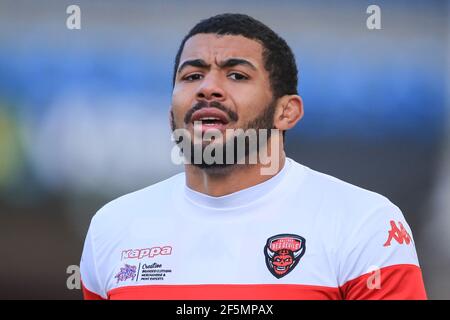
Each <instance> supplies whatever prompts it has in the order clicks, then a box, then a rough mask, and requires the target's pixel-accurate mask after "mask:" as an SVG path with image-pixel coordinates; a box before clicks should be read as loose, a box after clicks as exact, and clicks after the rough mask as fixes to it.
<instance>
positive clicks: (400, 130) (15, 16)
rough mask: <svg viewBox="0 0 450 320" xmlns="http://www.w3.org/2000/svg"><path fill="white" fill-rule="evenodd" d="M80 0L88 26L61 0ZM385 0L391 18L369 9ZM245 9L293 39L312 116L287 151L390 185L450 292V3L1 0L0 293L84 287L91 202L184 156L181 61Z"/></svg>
mask: <svg viewBox="0 0 450 320" xmlns="http://www.w3.org/2000/svg"><path fill="white" fill-rule="evenodd" d="M72 4H76V5H78V6H80V8H81V29H80V30H69V29H68V28H67V27H66V19H67V18H68V16H69V15H68V14H67V13H66V8H67V7H68V6H69V5H72ZM371 4H377V5H379V6H380V8H381V25H382V29H381V30H369V29H368V28H367V27H366V19H367V18H368V16H369V14H367V13H366V9H367V7H368V6H369V5H371ZM224 12H239V13H247V14H249V15H251V16H253V17H255V18H257V19H259V20H261V21H263V22H264V23H266V24H267V25H269V26H270V27H271V28H273V29H274V30H275V31H276V32H278V33H279V34H280V35H281V36H282V37H284V38H285V39H286V40H287V42H288V43H289V45H290V46H291V47H292V49H293V50H294V53H295V55H296V59H297V63H298V66H299V78H300V82H299V92H300V95H301V96H302V97H303V99H304V103H305V117H304V119H303V120H302V121H301V123H300V124H299V125H298V126H297V127H296V128H295V129H294V130H292V131H291V132H289V133H288V135H287V139H288V140H287V152H288V156H290V157H292V158H294V159H295V160H297V161H299V162H301V163H303V164H305V165H307V166H309V167H311V168H313V169H316V170H319V171H322V172H325V173H328V174H331V175H334V176H336V177H338V178H340V179H343V180H346V181H348V182H351V183H354V184H357V185H359V186H362V187H364V188H367V189H370V190H373V191H376V192H378V193H381V194H384V195H385V196H387V197H388V198H390V199H391V200H392V201H393V202H394V203H396V204H397V205H398V206H399V207H400V208H401V209H402V210H403V212H404V214H405V217H406V219H407V220H408V222H409V223H410V225H411V227H412V229H413V232H414V238H415V242H416V247H417V250H418V254H419V259H420V262H421V265H422V268H423V271H424V278H425V283H426V287H427V291H428V294H429V297H430V298H433V299H450V247H449V245H450V232H449V231H448V230H449V228H450V199H449V198H450V111H449V110H450V58H449V56H450V3H449V2H447V1H440V0H434V1H425V0H423V1H363V0H359V1H356V0H355V1H352V0H350V1H339V2H338V1H336V2H330V1H261V0H259V1H256V0H252V1H246V2H243V1H237V0H232V1H227V2H226V3H225V2H224V1H216V2H215V1H195V2H186V1H24V0H20V1H13V0H0V244H1V247H0V254H1V259H0V298H6V299H9V298H25V299H27V298H31V299H33V298H43V299H47V298H49V299H52V298H53V299H78V298H80V297H81V293H80V291H79V290H69V289H68V288H67V286H66V279H67V277H68V276H69V275H68V274H67V273H66V268H67V267H68V266H69V265H77V264H79V258H80V255H81V250H82V245H83V241H84V236H85V234H86V231H87V226H88V224H89V220H90V218H91V217H92V215H93V214H94V213H95V212H96V210H98V209H99V208H100V207H101V206H102V205H103V204H104V203H106V202H108V201H110V200H112V199H114V198H115V197H117V196H119V195H122V194H124V193H128V192H131V191H134V190H136V189H139V188H142V187H144V186H147V185H150V184H152V183H155V182H157V181H159V180H161V179H164V178H167V177H169V176H171V175H172V174H174V173H177V172H179V171H181V170H182V169H183V168H182V167H180V166H175V165H173V164H172V163H171V160H170V151H171V148H172V142H171V138H170V129H169V122H168V119H167V116H168V108H169V105H170V98H171V76H172V68H173V60H174V56H175V53H176V51H177V49H178V46H179V43H180V41H181V39H182V38H183V36H184V35H185V34H186V33H187V32H188V30H189V29H190V28H191V27H192V26H193V25H194V24H195V23H197V22H198V21H199V20H201V19H203V18H207V17H209V16H211V15H214V14H218V13H224Z"/></svg>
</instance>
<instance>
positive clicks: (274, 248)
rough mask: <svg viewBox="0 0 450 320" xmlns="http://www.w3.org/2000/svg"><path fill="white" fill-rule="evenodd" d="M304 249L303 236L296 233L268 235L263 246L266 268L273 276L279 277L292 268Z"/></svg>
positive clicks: (303, 252) (304, 241)
mask: <svg viewBox="0 0 450 320" xmlns="http://www.w3.org/2000/svg"><path fill="white" fill-rule="evenodd" d="M305 250H306V240H305V238H303V237H300V236H298V235H296V234H279V235H276V236H273V237H270V238H269V239H267V243H266V245H265V246H264V255H265V257H266V265H267V268H268V269H269V271H270V273H272V275H273V276H274V277H276V278H277V279H280V278H282V277H284V276H285V275H287V274H288V273H289V272H291V271H292V270H294V268H295V267H296V266H297V264H298V263H299V261H300V258H301V257H302V256H303V255H304V254H305Z"/></svg>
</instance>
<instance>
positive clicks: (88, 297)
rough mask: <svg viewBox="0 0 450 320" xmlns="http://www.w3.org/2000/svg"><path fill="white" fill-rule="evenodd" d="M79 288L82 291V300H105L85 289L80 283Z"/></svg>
mask: <svg viewBox="0 0 450 320" xmlns="http://www.w3.org/2000/svg"><path fill="white" fill-rule="evenodd" d="M81 288H82V290H83V298H84V300H105V299H104V298H102V297H101V296H100V295H98V294H96V293H94V292H92V291H89V289H87V288H86V287H85V286H84V285H83V283H81Z"/></svg>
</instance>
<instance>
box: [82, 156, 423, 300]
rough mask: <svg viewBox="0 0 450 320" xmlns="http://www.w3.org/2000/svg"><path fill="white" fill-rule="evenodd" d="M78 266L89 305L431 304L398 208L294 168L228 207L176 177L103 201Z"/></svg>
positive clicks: (235, 196) (232, 197)
mask: <svg viewBox="0 0 450 320" xmlns="http://www.w3.org/2000/svg"><path fill="white" fill-rule="evenodd" d="M80 268H81V279H82V283H83V291H84V296H85V298H86V299H238V300H240V299H252V300H258V299H426V293H425V289H424V284H423V280H422V273H421V270H420V267H419V263H418V258H417V254H416V250H415V245H414V240H413V238H412V234H411V230H410V228H409V226H408V224H407V223H406V221H405V219H404V217H403V214H402V212H401V211H400V210H399V208H398V207H396V206H395V205H394V204H392V203H391V202H390V201H389V200H388V199H386V198H385V197H383V196H381V195H379V194H377V193H374V192H371V191H367V190H364V189H361V188H359V187H356V186H354V185H351V184H349V183H346V182H343V181H341V180H339V179H336V178H334V177H331V176H328V175H326V174H323V173H319V172H317V171H314V170H312V169H310V168H308V167H306V166H303V165H301V164H299V163H297V162H295V161H293V160H291V159H287V160H286V164H285V166H284V167H283V169H282V170H281V171H280V172H279V173H278V174H277V175H275V176H274V177H272V178H270V179H269V180H267V181H265V182H263V183H261V184H258V185H256V186H253V187H250V188H247V189H244V190H241V191H238V192H235V193H232V194H229V195H226V196H222V197H211V196H208V195H205V194H202V193H199V192H196V191H194V190H192V189H190V188H188V187H187V186H186V183H185V174H184V173H181V174H178V175H175V176H173V177H171V178H169V179H167V180H165V181H162V182H160V183H157V184H155V185H152V186H150V187H147V188H144V189H142V190H139V191H136V192H133V193H131V194H128V195H125V196H123V197H120V198H118V199H116V200H114V201H112V202H110V203H108V204H107V205H105V206H104V207H103V208H102V209H100V210H99V211H98V212H97V214H96V215H95V216H94V217H93V218H92V221H91V224H90V227H89V231H88V234H87V237H86V241H85V244H84V249H83V255H82V258H81V266H80Z"/></svg>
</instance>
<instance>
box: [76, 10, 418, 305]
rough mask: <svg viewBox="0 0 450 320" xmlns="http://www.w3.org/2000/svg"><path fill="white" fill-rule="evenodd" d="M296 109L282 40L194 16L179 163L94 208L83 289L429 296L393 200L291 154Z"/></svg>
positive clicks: (181, 91)
mask: <svg viewBox="0 0 450 320" xmlns="http://www.w3.org/2000/svg"><path fill="white" fill-rule="evenodd" d="M302 116H303V103H302V100H301V98H300V96H299V95H298V94H297V67H296V64H295V60H294V56H293V54H292V51H291V49H290V48H289V46H288V45H287V44H286V42H285V41H284V40H283V39H281V38H280V37H279V36H278V35H277V34H276V33H274V32H273V31H272V30H271V29H269V28H268V27H267V26H265V25H264V24H262V23H261V22H259V21H256V20H255V19H253V18H251V17H249V16H246V15H241V14H223V15H218V16H214V17H212V18H209V19H206V20H204V21H201V22H200V23H199V24H197V25H196V26H195V27H194V28H193V29H192V30H191V31H190V32H189V33H188V35H187V36H186V37H185V38H184V40H183V41H182V43H181V46H180V48H179V51H178V54H177V56H176V59H175V69H174V77H173V96H172V105H171V110H170V121H171V125H172V129H173V130H174V135H175V136H176V138H175V140H176V142H177V144H178V146H180V150H181V151H182V154H183V157H184V158H185V160H187V161H186V164H185V173H182V174H178V175H176V176H174V177H172V178H170V179H168V180H165V181H163V182H160V183H158V184H155V185H153V186H150V187H147V188H145V189H143V190H140V191H137V192H134V193H131V194H128V195H126V196H123V197H121V198H119V199H117V200H114V201H112V202H111V203H109V204H107V205H106V206H104V207H103V208H102V209H101V210H100V211H99V212H98V213H97V214H96V215H95V216H94V218H93V219H92V222H91V225H90V228H89V231H88V235H87V237H86V241H85V246H84V251H83V256H82V261H81V278H82V282H83V290H84V295H85V298H87V299H425V298H426V293H425V289H424V285H423V281H422V275H421V270H420V267H419V264H418V259H417V255H416V251H415V246H414V241H413V238H412V235H411V230H410V228H409V226H408V225H407V223H406V221H405V219H404V217H403V215H402V213H401V211H400V210H399V208H398V207H396V206H395V205H394V204H392V203H391V202H390V201H389V200H388V199H386V198H385V197H383V196H381V195H378V194H376V193H373V192H370V191H367V190H363V189H361V188H358V187H356V186H353V185H350V184H348V183H345V182H343V181H340V180H338V179H336V178H333V177H330V176H327V175H325V174H322V173H319V172H316V171H314V170H312V169H310V168H308V167H305V166H303V165H301V164H299V163H296V162H295V161H293V160H291V159H289V158H287V157H286V156H285V153H284V149H283V143H284V132H285V131H286V130H289V129H291V128H292V127H294V126H295V125H296V123H297V122H298V121H299V120H300V119H301V118H302ZM232 129H242V130H241V131H239V130H232ZM271 129H274V130H271ZM251 130H254V131H255V132H257V133H258V135H257V137H256V138H254V136H251V135H245V133H246V132H247V131H251ZM179 131H182V134H178V132H179ZM233 132H234V133H235V134H233ZM243 132H244V133H243ZM264 132H266V135H260V133H264ZM211 133H214V134H211ZM208 135H209V136H210V138H209V139H208V138H205V136H208ZM221 135H222V136H221ZM196 136H197V137H200V138H203V139H202V140H201V141H200V142H198V140H197V141H196V139H195V138H196ZM213 136H214V138H212V137H213ZM242 137H244V141H245V143H244V144H241V145H240V146H241V147H242V145H243V146H244V147H245V148H244V149H245V151H244V152H242V150H239V149H240V148H237V147H236V145H238V143H236V142H237V141H238V140H239V139H241V138H242ZM252 137H253V138H252ZM266 138H267V139H266ZM183 141H184V142H186V141H187V144H183ZM241 141H242V139H241ZM255 141H256V142H257V143H256V147H255V144H252V143H253V142H255ZM274 142H275V143H274ZM251 145H253V148H252V147H251ZM230 146H231V147H230ZM208 148H209V149H208ZM211 148H212V149H213V150H214V151H211ZM241 149H242V148H241ZM208 150H209V151H211V152H209V153H208V152H206V151H208ZM196 151H200V154H201V157H200V161H198V160H199V158H198V157H197V158H196V155H195V154H196ZM240 151H241V152H240ZM220 154H221V156H219V155H220ZM255 154H256V155H258V157H257V158H256V159H257V161H256V162H255V161H254V162H251V161H250V159H251V158H252V156H254V155H255ZM263 154H265V155H266V156H267V157H262V155H263ZM197 155H198V152H197ZM207 155H209V156H210V157H212V158H213V160H212V161H211V159H209V160H208V159H207ZM230 155H231V156H230ZM224 158H227V159H228V160H230V159H231V161H226V162H225V161H223V159H224ZM267 158H269V160H270V161H263V160H262V159H265V160H267ZM253 159H255V158H253ZM196 160H197V161H196ZM243 160H244V161H243Z"/></svg>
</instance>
